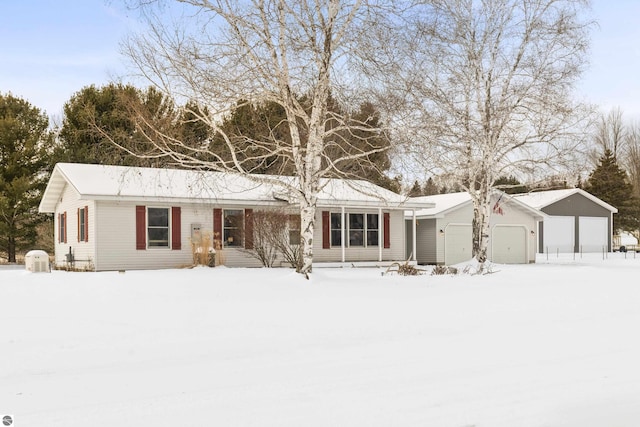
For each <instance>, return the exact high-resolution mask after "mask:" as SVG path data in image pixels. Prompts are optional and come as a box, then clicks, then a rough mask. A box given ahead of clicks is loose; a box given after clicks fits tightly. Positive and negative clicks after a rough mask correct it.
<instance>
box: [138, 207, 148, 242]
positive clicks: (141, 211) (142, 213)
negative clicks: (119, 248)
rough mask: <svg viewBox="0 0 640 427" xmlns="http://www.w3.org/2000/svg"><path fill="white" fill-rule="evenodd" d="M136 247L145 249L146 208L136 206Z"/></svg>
mask: <svg viewBox="0 0 640 427" xmlns="http://www.w3.org/2000/svg"><path fill="white" fill-rule="evenodd" d="M136 249H137V250H145V249H147V209H146V208H145V207H144V206H136Z"/></svg>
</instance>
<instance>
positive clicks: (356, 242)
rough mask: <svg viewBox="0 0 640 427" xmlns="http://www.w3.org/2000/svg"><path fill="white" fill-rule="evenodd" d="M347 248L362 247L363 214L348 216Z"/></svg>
mask: <svg viewBox="0 0 640 427" xmlns="http://www.w3.org/2000/svg"><path fill="white" fill-rule="evenodd" d="M349 246H364V214H353V213H352V214H349Z"/></svg>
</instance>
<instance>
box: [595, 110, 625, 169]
mask: <svg viewBox="0 0 640 427" xmlns="http://www.w3.org/2000/svg"><path fill="white" fill-rule="evenodd" d="M622 116H623V114H622V110H621V109H620V108H613V109H612V110H611V111H609V113H608V114H600V117H599V118H598V121H597V124H596V131H595V135H594V145H595V147H594V149H593V150H592V151H591V153H590V158H591V160H592V161H593V164H594V165H597V164H598V163H599V160H600V157H602V154H603V153H604V152H605V151H607V150H609V151H611V153H613V157H614V158H615V159H616V160H617V159H618V154H620V153H621V152H622V151H624V145H625V142H626V139H627V138H626V132H627V129H626V126H625V123H624V120H623V117H622Z"/></svg>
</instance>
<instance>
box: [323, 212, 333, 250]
mask: <svg viewBox="0 0 640 427" xmlns="http://www.w3.org/2000/svg"><path fill="white" fill-rule="evenodd" d="M330 248H331V216H330V214H329V211H322V249H330Z"/></svg>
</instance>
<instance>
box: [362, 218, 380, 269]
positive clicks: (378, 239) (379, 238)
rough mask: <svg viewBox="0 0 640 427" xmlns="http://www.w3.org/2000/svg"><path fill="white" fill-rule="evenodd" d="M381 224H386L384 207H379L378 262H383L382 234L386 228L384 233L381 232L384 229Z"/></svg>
mask: <svg viewBox="0 0 640 427" xmlns="http://www.w3.org/2000/svg"><path fill="white" fill-rule="evenodd" d="M365 222H366V220H365ZM380 225H382V226H384V221H383V220H382V208H378V262H382V235H383V234H384V230H383V232H382V233H381V232H380V231H381V229H382V227H380Z"/></svg>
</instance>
